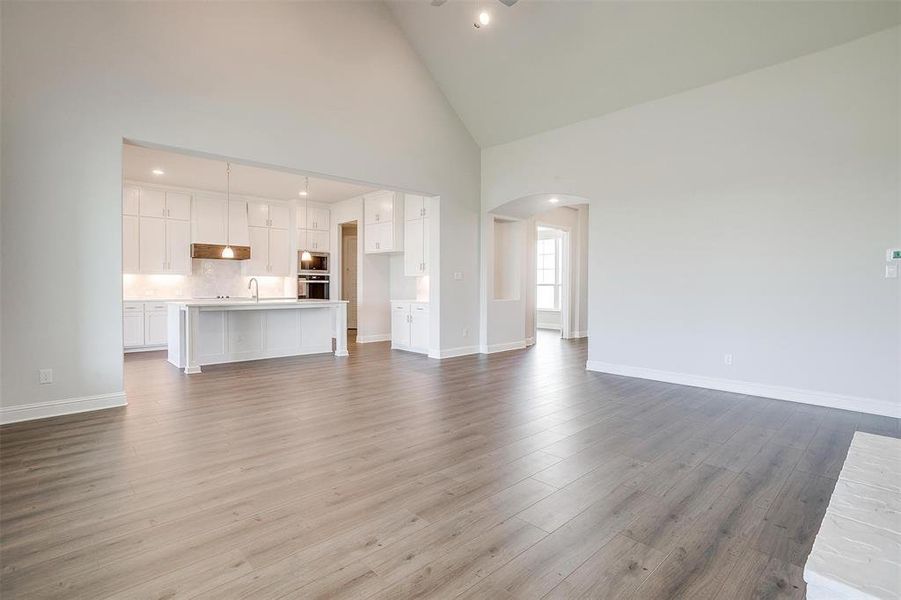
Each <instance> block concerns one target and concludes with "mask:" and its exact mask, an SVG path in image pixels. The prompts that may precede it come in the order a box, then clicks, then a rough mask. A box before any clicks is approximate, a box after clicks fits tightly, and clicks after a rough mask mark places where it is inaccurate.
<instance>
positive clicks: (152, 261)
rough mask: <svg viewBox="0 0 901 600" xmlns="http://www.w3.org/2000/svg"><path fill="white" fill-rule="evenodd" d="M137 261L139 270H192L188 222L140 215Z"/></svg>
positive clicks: (159, 271) (167, 271) (157, 272)
mask: <svg viewBox="0 0 901 600" xmlns="http://www.w3.org/2000/svg"><path fill="white" fill-rule="evenodd" d="M138 262H139V271H140V272H141V273H152V274H159V273H173V274H180V275H189V274H190V273H191V233H190V224H189V223H188V222H187V221H178V220H175V219H159V218H155V217H140V224H139V226H138Z"/></svg>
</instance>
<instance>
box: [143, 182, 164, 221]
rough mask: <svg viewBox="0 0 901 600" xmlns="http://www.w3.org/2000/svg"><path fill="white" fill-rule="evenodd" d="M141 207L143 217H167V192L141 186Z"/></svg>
mask: <svg viewBox="0 0 901 600" xmlns="http://www.w3.org/2000/svg"><path fill="white" fill-rule="evenodd" d="M140 207H141V208H140V214H141V216H142V217H161V218H162V217H165V216H166V192H164V191H162V190H155V189H152V188H141V194H140Z"/></svg>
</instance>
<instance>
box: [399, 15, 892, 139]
mask: <svg viewBox="0 0 901 600" xmlns="http://www.w3.org/2000/svg"><path fill="white" fill-rule="evenodd" d="M389 6H390V7H391V10H392V12H393V14H394V16H395V18H396V19H397V21H398V23H399V24H400V26H401V28H402V29H403V30H404V32H405V33H406V35H407V37H408V39H409V40H410V41H411V43H412V44H413V46H414V48H415V49H416V50H417V52H418V53H419V55H420V56H421V57H422V59H423V60H424V61H425V63H426V66H427V67H428V68H429V70H430V71H431V73H432V75H433V77H434V78H435V79H436V81H437V82H438V85H439V86H440V87H441V88H442V90H443V91H444V93H445V95H446V96H447V98H448V100H449V101H450V103H451V104H452V105H453V107H454V108H455V109H456V111H457V113H458V114H459V115H460V118H461V119H462V120H463V122H464V123H465V125H466V126H467V128H468V129H469V131H470V133H471V134H472V135H473V137H474V138H475V140H476V141H477V142H478V143H479V144H480V145H481V146H482V147H488V146H493V145H496V144H500V143H504V142H509V141H512V140H516V139H519V138H522V137H525V136H528V135H531V134H534V133H539V132H541V131H546V130H548V129H553V128H556V127H560V126H563V125H568V124H570V123H575V122H577V121H581V120H584V119H588V118H592V117H596V116H599V115H602V114H605V113H608V112H612V111H615V110H618V109H621V108H625V107H627V106H632V105H635V104H639V103H642V102H647V101H649V100H653V99H656V98H662V97H664V96H669V95H672V94H675V93H678V92H681V91H685V90H688V89H691V88H695V87H698V86H702V85H706V84H709V83H713V82H715V81H719V80H722V79H725V78H728V77H732V76H735V75H739V74H741V73H746V72H748V71H752V70H755V69H759V68H762V67H765V66H769V65H773V64H777V63H780V62H784V61H786V60H790V59H792V58H796V57H799V56H802V55H804V54H809V53H811V52H816V51H819V50H823V49H825V48H828V47H831V46H835V45H838V44H841V43H844V42H848V41H851V40H853V39H856V38H859V37H862V36H864V35H867V34H870V33H874V32H876V31H879V30H882V29H886V28H888V27H891V26H893V25H896V24H898V23H899V22H901V17H899V13H901V3H898V2H894V1H890V2H878V1H865V0H863V1H846V2H826V1H815V0H814V1H806V0H802V1H772V2H768V1H757V2H747V1H740V0H734V1H733V0H720V1H712V2H711V1H708V2H699V1H647V2H645V1H635V0H631V1H628V2H624V1H594V2H591V1H559V0H558V1H548V0H545V1H541V0H519V2H518V3H517V4H515V5H514V6H512V7H509V8H508V7H506V6H504V5H503V4H501V3H500V2H498V1H496V0H482V1H481V6H482V8H483V9H488V10H489V11H490V12H491V15H492V21H491V23H490V24H489V25H488V26H486V27H482V28H481V29H478V30H477V29H476V28H474V27H473V21H474V19H475V15H476V12H477V11H476V6H477V3H476V2H471V1H468V0H448V1H447V3H446V4H444V5H443V6H441V7H433V6H431V5H430V3H429V0H389Z"/></svg>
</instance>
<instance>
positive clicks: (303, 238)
mask: <svg viewBox="0 0 901 600" xmlns="http://www.w3.org/2000/svg"><path fill="white" fill-rule="evenodd" d="M328 242H329V235H328V231H313V230H312V229H301V230H299V231H298V232H297V249H298V250H310V251H313V252H328V250H329V247H328Z"/></svg>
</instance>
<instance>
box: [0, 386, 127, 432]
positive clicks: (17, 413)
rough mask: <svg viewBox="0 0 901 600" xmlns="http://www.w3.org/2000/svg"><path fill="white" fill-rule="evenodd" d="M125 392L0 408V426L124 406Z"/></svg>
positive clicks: (125, 401)
mask: <svg viewBox="0 0 901 600" xmlns="http://www.w3.org/2000/svg"><path fill="white" fill-rule="evenodd" d="M126 404H128V401H127V400H126V399H125V392H114V393H112V394H99V395H97V396H82V397H80V398H64V399H62V400H51V401H50V402H36V403H34V404H21V405H19V406H2V407H0V425H5V424H7V423H19V422H21V421H32V420H34V419H46V418H47V417H59V416H61V415H72V414H75V413H82V412H89V411H92V410H101V409H104V408H115V407H117V406H125V405H126Z"/></svg>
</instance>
